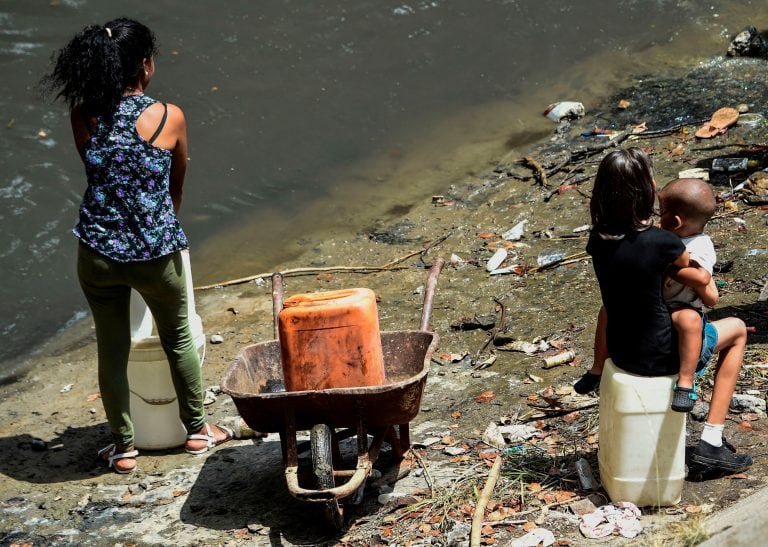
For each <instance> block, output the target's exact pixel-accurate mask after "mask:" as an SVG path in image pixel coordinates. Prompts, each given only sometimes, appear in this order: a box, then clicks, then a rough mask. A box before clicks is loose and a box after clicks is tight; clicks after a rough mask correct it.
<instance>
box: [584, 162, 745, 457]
mask: <svg viewBox="0 0 768 547" xmlns="http://www.w3.org/2000/svg"><path fill="white" fill-rule="evenodd" d="M675 186H677V185H675ZM681 186H682V185H681ZM672 190H674V187H673V188H672V189H670V192H669V194H668V195H667V196H666V197H668V198H670V200H669V202H668V203H671V202H672V201H673V200H672V199H671V198H672V196H673V192H672ZM675 195H676V194H675ZM655 196H656V183H655V181H654V179H653V169H652V165H651V160H650V158H649V157H648V156H647V155H646V154H645V153H644V152H643V151H641V150H640V149H639V148H629V149H627V150H616V151H614V152H611V153H610V154H608V155H607V156H606V157H605V158H604V159H603V161H602V162H601V163H600V167H599V168H598V171H597V176H596V177H595V185H594V190H593V193H592V199H591V201H590V214H591V217H592V231H591V233H590V237H589V242H588V244H587V252H588V253H589V254H590V255H591V256H592V264H593V266H594V269H595V274H596V276H597V280H598V283H599V285H600V294H601V297H602V301H603V306H602V307H601V308H600V312H599V314H598V321H597V328H596V331H595V355H594V364H593V365H592V368H591V369H590V371H589V372H587V373H586V374H585V375H584V376H583V377H582V378H581V379H580V380H579V381H578V382H576V385H575V386H574V388H575V389H576V391H577V392H582V393H585V392H587V391H591V390H592V389H594V388H595V387H597V385H599V382H600V375H601V374H602V371H603V365H604V364H605V360H606V359H607V358H609V357H610V358H611V359H612V360H613V362H614V363H615V364H616V366H618V367H619V368H621V369H624V370H626V371H628V372H631V373H634V374H639V375H642V376H662V375H664V376H666V375H672V374H676V373H678V372H680V373H681V374H683V376H681V378H680V382H679V383H680V384H681V385H680V387H679V388H678V393H679V394H680V398H682V399H684V401H683V402H684V403H685V404H686V405H687V401H691V397H690V395H692V392H690V393H689V392H685V391H684V388H685V381H686V380H685V377H684V375H685V374H687V369H685V370H683V369H681V364H680V357H679V352H678V345H677V341H676V340H675V338H676V337H675V336H674V331H675V329H674V328H673V324H672V323H673V319H672V317H671V314H670V312H669V310H668V308H667V305H666V303H665V302H664V298H663V295H662V287H663V286H664V283H665V280H666V275H667V273H668V272H669V271H670V268H674V269H676V271H677V273H675V274H673V275H675V276H676V277H678V279H679V280H686V279H689V278H695V279H696V280H697V281H696V285H697V290H696V294H698V295H699V296H700V297H701V298H702V300H703V302H704V304H708V305H713V304H714V301H716V299H717V296H716V295H717V290H716V288H715V286H714V283H713V282H712V280H711V275H709V274H706V275H702V274H701V271H699V270H700V268H698V266H696V267H694V268H692V267H691V266H690V264H691V261H690V258H689V253H688V251H686V249H685V245H684V244H683V242H682V241H681V239H680V238H679V237H678V236H677V235H675V234H674V233H672V232H670V231H667V230H662V229H660V228H656V227H655V226H653V225H652V221H651V217H652V215H653V206H654V202H655ZM671 209H672V208H671V207H670V210H671ZM674 216H675V215H673V216H672V218H673V219H674ZM673 224H674V222H670V225H673ZM702 226H703V224H702ZM707 277H708V278H709V279H707V280H706V281H705V279H706V278H707ZM628 288H630V289H631V290H628ZM684 311H685V313H682V314H679V319H680V321H679V322H680V323H681V325H682V323H684V322H685V320H690V319H691V318H692V317H693V314H696V315H695V319H696V320H697V321H698V327H697V329H698V330H697V337H696V336H690V332H691V331H690V330H686V333H687V334H688V336H686V335H684V336H683V339H684V341H685V342H686V343H687V344H688V346H691V347H692V346H694V345H697V347H698V348H699V352H696V353H693V354H692V355H693V356H694V357H695V358H696V360H695V362H694V365H693V369H692V370H695V369H696V368H697V365H696V363H697V362H698V360H699V359H698V356H699V353H700V349H701V343H702V342H701V340H702V326H701V325H702V320H701V317H700V316H699V315H698V313H697V312H695V310H693V309H690V308H686V309H685V310H684ZM689 312H690V313H689ZM691 323H694V322H693V321H691ZM685 327H686V329H690V325H685ZM708 329H709V332H710V335H711V336H710V337H709V340H708V341H705V343H706V342H708V343H709V345H712V347H713V349H714V350H715V351H718V352H719V356H718V362H717V366H716V372H715V386H714V389H713V392H712V400H711V403H710V409H709V414H708V416H707V422H706V423H705V426H704V431H703V433H702V437H701V440H700V442H699V444H698V446H697V447H696V448H695V450H694V451H693V454H692V455H691V461H692V462H694V463H696V464H698V465H701V466H704V467H707V468H710V469H719V470H724V471H736V470H741V469H745V468H746V467H749V466H750V465H751V464H752V458H751V457H750V456H748V455H745V454H736V453H735V450H734V449H733V447H732V446H731V445H730V444H729V443H728V442H727V441H725V440H724V439H723V436H722V433H723V427H724V424H725V418H726V415H727V413H728V407H729V405H730V401H731V398H732V396H733V391H734V388H735V385H736V380H737V379H738V375H739V371H740V370H741V361H742V358H743V356H744V349H745V346H746V337H747V335H746V327H745V325H744V323H743V321H741V320H740V319H738V318H735V317H728V318H726V319H721V320H718V321H713V322H712V323H710V324H709V327H708ZM691 339H695V340H696V342H692V341H691ZM690 349H691V348H690V347H688V349H687V351H689V353H690ZM684 353H685V352H684ZM690 357H691V355H687V357H686V358H687V359H688V360H687V361H686V364H685V366H687V367H689V368H690V363H691V359H690ZM692 376H693V374H692V373H691V380H690V385H691V387H690V388H688V389H691V390H692V389H693V388H692V386H693V379H692ZM678 393H676V394H675V395H676V396H677V395H678ZM691 402H692V401H691ZM691 406H692V405H691Z"/></svg>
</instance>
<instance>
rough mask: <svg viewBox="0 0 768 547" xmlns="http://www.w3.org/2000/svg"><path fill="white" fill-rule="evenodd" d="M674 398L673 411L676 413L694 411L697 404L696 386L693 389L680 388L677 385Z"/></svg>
mask: <svg viewBox="0 0 768 547" xmlns="http://www.w3.org/2000/svg"><path fill="white" fill-rule="evenodd" d="M673 392H674V395H673V396H672V405H671V406H672V410H674V411H675V412H690V411H691V410H693V403H695V402H696V399H698V396H697V395H696V385H695V384H694V385H693V386H692V387H690V388H688V387H680V386H678V385H677V384H675V387H674V389H673Z"/></svg>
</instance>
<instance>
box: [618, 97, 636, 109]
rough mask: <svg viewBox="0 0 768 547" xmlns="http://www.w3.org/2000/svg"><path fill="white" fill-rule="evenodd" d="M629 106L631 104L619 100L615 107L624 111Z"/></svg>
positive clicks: (624, 100) (625, 100)
mask: <svg viewBox="0 0 768 547" xmlns="http://www.w3.org/2000/svg"><path fill="white" fill-rule="evenodd" d="M631 104H632V103H630V102H629V101H628V100H627V99H621V100H620V101H619V104H617V105H616V106H617V107H618V108H620V109H621V110H626V109H627V108H629V106H630V105H631Z"/></svg>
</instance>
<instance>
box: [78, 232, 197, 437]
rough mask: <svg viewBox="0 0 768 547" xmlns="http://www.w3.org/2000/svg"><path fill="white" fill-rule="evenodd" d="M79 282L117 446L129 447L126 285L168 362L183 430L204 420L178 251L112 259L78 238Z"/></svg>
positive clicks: (128, 337)
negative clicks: (140, 301)
mask: <svg viewBox="0 0 768 547" xmlns="http://www.w3.org/2000/svg"><path fill="white" fill-rule="evenodd" d="M77 274H78V278H79V279H80V286H81V287H82V289H83V293H85V298H86V300H88V305H89V306H90V308H91V313H92V314H93V321H94V323H95V324H96V342H97V347H98V362H99V388H100V389H101V399H102V403H103V404H104V411H105V412H106V415H107V420H108V421H109V427H110V429H111V431H112V436H113V439H114V443H115V445H116V448H117V452H123V451H125V450H129V449H131V448H133V442H134V431H133V423H132V422H131V415H130V391H129V386H128V357H129V354H130V350H131V315H130V301H131V289H135V290H136V291H138V292H139V293H140V294H141V296H142V297H143V298H144V301H145V302H146V303H147V306H148V307H149V309H150V311H151V312H152V317H153V318H154V320H155V325H156V326H157V333H158V336H159V337H160V342H161V344H162V346H163V350H164V351H165V354H166V356H167V357H168V363H169V364H170V367H171V378H172V379H173V386H174V388H175V390H176V397H177V399H178V402H179V417H180V418H181V421H182V423H183V424H184V427H185V428H186V430H187V432H194V431H197V430H199V429H200V428H201V427H202V426H203V424H205V411H204V409H203V389H202V379H201V374H200V357H199V355H198V353H197V349H196V348H195V343H194V339H193V338H192V333H191V331H190V328H189V318H188V317H187V291H186V283H185V279H186V278H185V275H184V265H183V263H182V259H181V254H180V253H179V252H175V253H172V254H170V255H167V256H163V257H160V258H155V259H153V260H147V261H144V262H117V261H115V260H112V259H110V258H107V257H105V256H104V255H102V254H100V253H98V252H96V251H94V250H93V249H91V248H90V247H88V246H87V245H85V244H83V243H80V246H79V249H78V257H77Z"/></svg>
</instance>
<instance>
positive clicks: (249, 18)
mask: <svg viewBox="0 0 768 547" xmlns="http://www.w3.org/2000/svg"><path fill="white" fill-rule="evenodd" d="M123 15H125V16H129V17H133V18H136V19H138V20H140V21H142V22H144V23H145V24H147V25H148V26H150V27H151V28H152V29H153V30H154V31H155V33H156V34H157V37H158V39H159V45H160V55H159V57H158V59H157V73H156V76H155V78H154V80H153V82H152V85H151V87H150V88H149V90H148V94H149V95H150V96H153V97H155V98H158V99H162V100H165V101H170V102H173V103H176V104H179V105H180V106H181V107H182V108H183V109H184V111H185V113H186V116H187V120H188V125H189V139H190V157H191V161H190V166H189V171H188V176H187V182H186V187H185V194H184V205H183V208H182V212H181V220H182V223H183V225H184V228H185V230H186V232H187V234H188V236H189V238H190V240H191V241H192V265H193V272H194V277H195V283H196V284H205V283H212V282H216V281H221V280H225V279H230V278H236V277H242V276H247V275H250V274H253V273H258V272H264V271H270V270H271V269H274V268H275V267H277V266H279V265H284V264H286V263H288V262H289V261H290V260H291V259H292V258H293V257H295V256H297V255H298V253H299V252H301V251H302V250H303V249H305V248H307V247H308V246H311V245H312V241H314V240H317V239H321V238H323V237H324V235H327V234H330V233H335V234H338V233H345V232H346V233H357V232H361V231H364V230H365V229H366V228H367V227H369V226H370V225H371V224H372V223H373V222H374V221H375V220H376V219H385V218H387V216H388V215H392V214H394V212H396V211H398V210H402V208H407V206H408V204H410V203H413V202H415V201H417V200H421V199H425V198H426V197H428V196H429V195H430V194H431V193H432V192H435V191H440V190H441V189H444V188H446V187H447V186H448V185H450V184H461V182H462V177H463V176H464V175H465V174H466V173H467V172H471V171H477V170H479V169H484V168H486V167H487V166H488V165H490V162H493V161H495V160H498V159H499V157H500V156H501V155H502V154H505V153H507V152H508V151H509V148H510V147H512V148H513V147H514V146H516V145H518V144H523V143H527V142H530V141H532V140H536V139H541V138H546V137H547V135H549V134H551V132H552V130H553V124H552V122H551V121H549V120H548V119H546V118H545V117H543V116H542V111H543V110H544V108H545V107H546V106H547V105H548V104H550V103H553V102H557V101H561V100H577V101H580V102H582V103H583V104H584V105H585V107H586V108H587V110H589V108H590V103H596V101H597V99H598V98H599V97H602V96H604V95H605V94H608V93H611V92H612V91H615V90H616V89H618V88H619V86H621V85H625V84H626V83H628V82H631V81H633V80H635V79H637V78H642V76H643V75H645V74H649V73H653V74H662V73H665V72H667V71H672V70H679V69H680V68H684V67H693V66H695V65H696V64H697V63H699V62H704V61H706V60H707V59H708V58H710V57H712V56H715V55H722V54H724V52H725V50H726V47H727V45H728V43H729V41H730V38H731V37H732V36H733V35H735V34H736V33H737V32H739V31H740V30H742V29H743V28H744V27H746V26H747V25H754V26H756V27H758V28H760V29H764V28H766V27H768V13H767V12H766V10H765V6H764V3H762V2H756V1H741V0H724V1H710V2H692V1H681V0H615V1H610V2H605V1H596V0H584V1H581V2H569V1H565V0H548V1H541V2H534V1H532V0H482V1H481V0H475V1H469V0H463V1H459V0H454V1H450V0H433V1H416V2H411V1H409V0H408V1H405V2H404V1H403V0H399V1H381V0H379V1H373V0H346V1H343V0H342V1H328V0H312V1H307V0H303V1H299V0H295V1H290V0H280V1H278V0H265V1H262V2H249V1H245V0H227V1H221V0H220V1H206V2H201V1H189V2H183V3H181V2H170V1H167V0H158V1H155V2H141V3H135V4H126V3H125V2H118V1H117V0H98V1H96V0H50V1H45V2H25V1H21V0H4V1H3V2H2V3H0V73H1V74H2V77H0V233H1V234H2V236H1V237H0V279H2V280H3V281H2V283H1V284H0V302H2V305H1V306H0V336H2V343H0V380H1V379H2V378H4V377H11V375H12V373H13V371H15V370H16V369H17V368H18V367H19V365H20V363H21V362H22V361H23V360H24V357H25V356H27V355H29V354H30V353H32V352H33V351H34V350H35V348H37V347H39V345H40V343H41V342H43V341H45V340H46V339H47V338H50V337H51V336H53V335H54V334H55V333H56V332H58V331H60V330H61V329H63V328H66V326H67V325H69V324H71V323H72V322H73V321H76V320H80V319H82V318H83V317H85V316H86V315H87V311H86V305H85V301H84V299H83V297H82V295H81V294H80V291H79V287H78V284H77V279H76V276H75V270H74V264H75V249H76V245H75V239H74V236H72V235H71V232H70V230H71V228H72V226H73V225H74V223H75V221H76V218H77V209H78V206H79V201H80V197H81V195H82V192H83V189H84V185H85V181H84V175H83V169H82V166H81V165H80V164H79V160H78V158H77V156H76V154H75V151H74V147H73V145H72V142H71V135H70V132H69V124H68V114H67V112H66V109H65V107H64V106H63V105H62V104H58V103H52V102H51V100H49V99H45V98H42V97H40V95H39V94H38V93H37V91H36V83H37V81H38V80H39V78H40V77H41V76H42V75H43V74H44V73H45V71H46V69H47V68H48V66H49V65H48V63H49V60H50V57H51V54H52V53H53V51H55V49H56V48H58V47H61V46H62V45H63V44H64V43H65V42H66V41H67V40H68V39H69V38H70V37H71V36H72V35H73V34H74V33H75V32H76V31H78V30H80V29H81V28H82V27H83V26H85V25H87V24H92V23H104V22H106V21H107V20H109V19H111V18H114V17H118V16H123Z"/></svg>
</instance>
